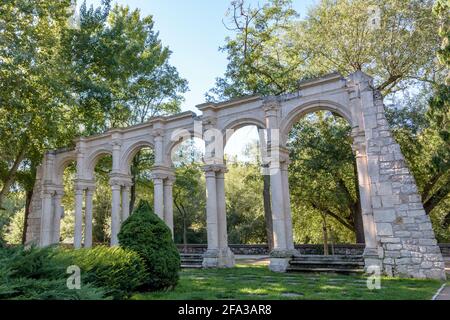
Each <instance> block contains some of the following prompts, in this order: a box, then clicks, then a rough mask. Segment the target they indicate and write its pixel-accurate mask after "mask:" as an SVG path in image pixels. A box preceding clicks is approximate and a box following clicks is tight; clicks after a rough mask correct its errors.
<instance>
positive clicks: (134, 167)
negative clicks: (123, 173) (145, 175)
mask: <svg viewBox="0 0 450 320" xmlns="http://www.w3.org/2000/svg"><path fill="white" fill-rule="evenodd" d="M140 154H141V151H138V153H137V154H136V155H135V156H134V158H133V161H132V164H131V169H130V170H131V188H130V213H133V210H134V205H135V203H136V183H137V176H138V174H139V161H140Z"/></svg>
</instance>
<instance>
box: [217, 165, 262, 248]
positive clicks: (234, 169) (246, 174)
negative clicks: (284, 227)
mask: <svg viewBox="0 0 450 320" xmlns="http://www.w3.org/2000/svg"><path fill="white" fill-rule="evenodd" d="M262 189H263V184H262V176H261V171H260V166H259V165H258V164H257V163H256V164H255V163H233V164H231V165H230V164H228V173H227V174H226V179H225V195H226V205H227V219H228V220H227V222H228V226H229V227H228V241H229V242H230V243H236V244H239V243H244V244H245V243H247V244H253V243H266V242H267V239H266V231H265V220H264V208H263V198H262V192H263V190H262ZM249 190H251V192H249Z"/></svg>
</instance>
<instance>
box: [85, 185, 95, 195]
mask: <svg viewBox="0 0 450 320" xmlns="http://www.w3.org/2000/svg"><path fill="white" fill-rule="evenodd" d="M95 189H96V188H95V186H89V187H87V188H86V193H87V194H93V193H94V192H95Z"/></svg>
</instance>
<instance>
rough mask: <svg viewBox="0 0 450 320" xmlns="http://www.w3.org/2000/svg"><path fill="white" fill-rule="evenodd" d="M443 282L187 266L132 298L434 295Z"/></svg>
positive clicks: (422, 297) (403, 296) (342, 297)
mask: <svg viewBox="0 0 450 320" xmlns="http://www.w3.org/2000/svg"><path fill="white" fill-rule="evenodd" d="M441 285H442V282H439V281H433V280H412V279H394V278H382V279H381V289H379V290H369V289H367V286H366V278H365V277H364V276H344V275H318V274H293V273H288V274H282V273H273V272H270V271H269V270H268V269H267V266H248V265H238V266H236V267H235V268H232V269H206V270H183V271H181V275H180V282H179V284H178V286H177V287H176V289H175V290H173V291H166V292H152V293H139V294H135V295H134V296H133V297H132V299H138V300H146V299H169V300H179V299H186V300H190V299H199V300H207V299H351V300H356V299H369V300H372V299H389V300H391V299H392V300H394V299H408V300H410V299H427V300H429V299H431V298H432V296H433V295H434V294H435V293H436V291H437V290H438V289H439V287H440V286H441Z"/></svg>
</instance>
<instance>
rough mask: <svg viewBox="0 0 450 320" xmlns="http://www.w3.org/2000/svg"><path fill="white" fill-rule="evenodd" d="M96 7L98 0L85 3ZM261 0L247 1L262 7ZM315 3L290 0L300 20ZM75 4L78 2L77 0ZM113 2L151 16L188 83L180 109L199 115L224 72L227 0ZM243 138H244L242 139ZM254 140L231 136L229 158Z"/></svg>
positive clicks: (249, 131) (247, 133)
mask: <svg viewBox="0 0 450 320" xmlns="http://www.w3.org/2000/svg"><path fill="white" fill-rule="evenodd" d="M86 2H87V4H88V5H90V4H93V5H94V6H97V5H99V4H100V3H101V1H100V0H87V1H86ZM265 2H266V1H263V0H260V1H258V0H250V1H249V3H252V4H257V3H259V4H264V3H265ZM315 2H316V0H294V1H293V6H294V9H295V10H296V11H297V12H298V13H299V14H300V17H304V16H305V15H306V13H307V8H308V7H310V6H311V5H312V4H314V3H315ZM77 3H78V5H80V4H81V3H82V1H80V0H78V1H77ZM113 3H119V4H121V5H128V6H129V7H130V8H139V9H140V11H141V14H142V15H153V18H154V21H155V30H157V31H159V35H160V39H161V41H162V43H163V45H165V46H168V47H169V48H170V50H171V51H172V56H171V58H170V63H171V64H172V65H174V66H175V67H176V68H177V69H178V72H179V73H180V75H181V76H182V77H183V78H185V79H187V80H188V82H189V89H190V91H189V92H187V93H186V94H185V102H184V103H183V105H182V110H183V111H186V110H192V111H194V112H195V113H197V114H199V111H198V110H197V109H196V108H195V105H197V104H200V103H203V102H204V101H205V93H206V92H207V91H208V90H209V89H211V88H212V87H213V86H214V83H215V79H216V78H217V77H220V76H222V75H223V73H224V72H225V69H226V66H227V57H226V53H224V52H220V51H219V47H220V46H222V45H223V44H224V43H225V37H226V36H229V35H232V34H231V32H230V31H228V30H227V29H226V28H225V27H224V25H223V21H226V17H225V13H226V11H227V8H228V6H229V4H230V0H140V1H138V0H116V1H114V0H113ZM242 138H244V139H242ZM257 138H258V135H257V132H256V129H255V128H251V127H244V128H242V129H240V130H239V131H238V132H236V134H234V135H233V136H232V137H231V138H230V140H229V142H228V144H227V148H226V150H225V151H226V153H227V154H229V155H238V156H240V155H242V149H243V148H244V147H245V143H242V141H246V142H251V141H254V140H256V139H257Z"/></svg>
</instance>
